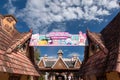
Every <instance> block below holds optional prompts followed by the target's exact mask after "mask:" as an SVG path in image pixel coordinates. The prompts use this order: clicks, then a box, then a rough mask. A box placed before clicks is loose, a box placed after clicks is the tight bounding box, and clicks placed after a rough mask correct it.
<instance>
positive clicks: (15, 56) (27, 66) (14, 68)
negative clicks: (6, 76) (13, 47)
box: [0, 52, 39, 76]
mask: <svg viewBox="0 0 120 80" xmlns="http://www.w3.org/2000/svg"><path fill="white" fill-rule="evenodd" d="M34 67H35V66H34V65H33V64H32V63H31V61H30V60H29V58H28V57H26V56H25V55H23V54H21V53H19V52H17V53H14V52H12V53H10V54H4V52H2V53H0V71H1V72H8V73H16V74H25V75H35V76H39V74H38V72H37V71H36V69H35V68H34Z"/></svg>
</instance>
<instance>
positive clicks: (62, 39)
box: [30, 31, 86, 46]
mask: <svg viewBox="0 0 120 80" xmlns="http://www.w3.org/2000/svg"><path fill="white" fill-rule="evenodd" d="M85 45H86V34H85V33H82V32H81V31H80V32H79V34H69V33H68V32H50V33H49V34H46V35H42V34H33V35H32V37H31V40H30V46H85Z"/></svg>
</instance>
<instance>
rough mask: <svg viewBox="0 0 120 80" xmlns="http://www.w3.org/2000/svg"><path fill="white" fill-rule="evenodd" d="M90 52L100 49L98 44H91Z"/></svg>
mask: <svg viewBox="0 0 120 80" xmlns="http://www.w3.org/2000/svg"><path fill="white" fill-rule="evenodd" d="M90 48H91V51H92V52H98V51H100V48H99V45H98V44H92V45H91V46H90Z"/></svg>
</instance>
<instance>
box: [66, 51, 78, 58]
mask: <svg viewBox="0 0 120 80" xmlns="http://www.w3.org/2000/svg"><path fill="white" fill-rule="evenodd" d="M68 56H69V57H72V56H78V57H79V56H80V54H79V53H77V52H73V53H70V54H69V55H68Z"/></svg>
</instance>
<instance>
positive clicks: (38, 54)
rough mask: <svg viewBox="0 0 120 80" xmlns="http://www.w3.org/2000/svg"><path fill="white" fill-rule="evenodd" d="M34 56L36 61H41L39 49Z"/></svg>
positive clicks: (36, 49)
mask: <svg viewBox="0 0 120 80" xmlns="http://www.w3.org/2000/svg"><path fill="white" fill-rule="evenodd" d="M34 56H35V60H36V61H39V60H40V51H39V49H38V48H35V49H34Z"/></svg>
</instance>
